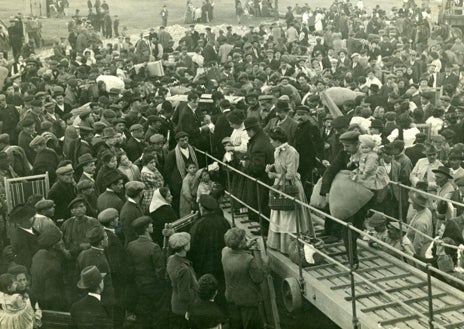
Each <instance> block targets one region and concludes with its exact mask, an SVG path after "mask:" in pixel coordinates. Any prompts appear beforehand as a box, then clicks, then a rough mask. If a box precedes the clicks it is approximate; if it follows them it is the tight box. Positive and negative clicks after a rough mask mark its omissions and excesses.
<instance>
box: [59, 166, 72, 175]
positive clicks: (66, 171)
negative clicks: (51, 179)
mask: <svg viewBox="0 0 464 329" xmlns="http://www.w3.org/2000/svg"><path fill="white" fill-rule="evenodd" d="M73 172H74V169H73V166H72V164H67V165H65V166H62V167H59V168H58V169H56V171H55V173H56V174H57V175H67V174H69V173H73Z"/></svg>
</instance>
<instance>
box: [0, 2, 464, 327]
mask: <svg viewBox="0 0 464 329" xmlns="http://www.w3.org/2000/svg"><path fill="white" fill-rule="evenodd" d="M102 6H103V5H102ZM89 8H90V7H89ZM299 10H300V11H302V12H303V15H302V16H300V15H299V14H298V13H296V12H295V11H294V8H293V9H292V8H288V14H287V15H286V16H285V22H283V23H273V24H271V25H269V26H264V25H260V26H259V27H254V26H250V28H249V31H247V32H246V33H244V34H238V33H236V32H234V27H232V26H229V27H227V29H226V31H222V30H219V31H215V30H214V29H213V28H211V27H208V28H206V30H205V31H204V32H203V31H197V30H196V27H195V25H192V26H191V27H190V28H188V29H186V31H185V35H184V36H183V37H182V38H180V39H179V40H173V38H172V37H171V35H170V34H169V33H168V32H167V31H166V28H165V27H164V26H161V27H160V28H159V29H158V30H155V29H152V30H150V33H146V34H142V35H141V37H140V39H138V40H132V39H131V38H130V37H125V36H122V37H120V38H118V40H117V42H115V43H114V44H113V43H108V44H107V45H103V43H102V41H101V37H102V36H101V34H100V31H101V29H98V28H97V26H95V22H94V21H92V20H91V19H88V20H83V19H79V18H76V19H75V20H74V23H73V24H74V26H73V28H72V29H70V31H69V38H68V40H64V39H63V40H60V42H57V43H56V44H55V46H54V52H53V55H52V56H51V57H49V58H46V59H43V60H40V59H39V58H38V56H36V55H35V54H34V53H30V54H25V53H24V52H21V49H20V51H19V52H15V50H14V49H13V56H14V57H15V64H11V62H8V61H4V63H3V64H1V65H3V66H5V67H7V68H8V72H9V73H8V77H6V79H5V81H4V86H3V91H2V93H1V94H0V122H1V123H2V124H1V134H0V188H1V190H0V194H1V195H2V196H5V186H4V178H7V179H10V178H18V177H27V176H30V175H39V174H45V173H48V177H49V181H50V189H49V191H48V193H47V195H38V194H37V195H36V194H33V195H30V196H28V198H27V200H26V201H25V203H22V204H17V205H15V207H14V208H13V209H11V210H10V211H9V210H8V206H7V204H6V202H5V201H4V197H2V208H1V212H2V218H3V221H2V223H3V224H4V225H2V226H1V229H2V236H3V239H2V241H1V243H2V247H3V253H2V259H1V264H0V265H1V268H0V273H1V275H0V291H1V292H0V296H1V298H0V305H1V309H0V327H2V328H3V324H7V327H8V326H9V325H17V326H19V327H20V328H33V327H39V326H40V324H41V310H43V309H46V310H55V311H64V312H70V314H71V319H72V323H73V325H74V326H75V327H77V328H121V327H122V326H123V325H124V323H125V322H126V321H127V320H131V321H134V320H135V324H136V326H138V327H140V328H169V327H171V328H213V327H220V325H222V324H226V323H229V324H230V327H231V328H261V327H262V326H263V320H262V316H261V314H260V311H259V310H260V307H259V305H260V303H262V302H263V300H262V295H261V293H260V288H259V285H260V283H261V282H263V280H264V278H265V275H266V271H267V268H266V266H265V264H264V265H263V264H261V263H260V262H259V261H258V260H257V259H255V258H254V257H253V254H252V253H251V252H250V251H249V247H250V244H249V243H248V242H247V239H246V236H245V231H243V230H241V229H238V228H231V227H230V224H229V222H228V221H227V220H226V219H225V218H224V214H223V211H222V209H221V207H220V205H221V201H222V200H223V195H224V190H225V189H226V190H227V191H229V192H230V193H231V194H232V195H233V196H235V197H236V198H238V199H240V200H242V201H243V202H244V203H246V204H247V205H248V206H250V207H252V208H254V209H257V210H258V209H259V212H260V213H262V214H264V215H265V216H266V217H269V218H270V223H267V222H266V221H260V218H259V217H258V215H257V214H256V213H255V212H253V211H249V212H248V217H249V220H250V221H252V222H253V221H254V222H258V223H259V222H261V225H260V229H259V230H258V231H257V232H252V233H255V234H262V235H264V236H267V245H268V247H269V248H271V249H275V250H278V251H280V252H282V253H283V254H290V253H291V250H290V249H291V248H290V247H289V246H290V244H291V243H292V242H293V241H292V239H293V238H292V237H291V236H292V235H294V234H296V232H297V231H298V228H297V225H299V229H300V232H302V233H304V234H310V235H311V234H313V229H312V227H311V223H310V219H309V213H308V210H307V209H306V208H303V207H297V208H296V209H291V210H287V208H285V209H284V208H281V209H279V208H278V207H276V206H275V205H274V204H273V202H274V201H275V198H276V197H275V195H273V194H272V193H271V194H269V193H268V191H267V190H266V189H265V188H264V187H263V186H261V185H259V184H257V183H256V181H257V180H259V181H261V182H263V183H265V184H268V185H273V186H274V187H276V188H279V189H281V190H282V191H290V190H292V192H291V193H293V194H292V196H293V197H296V198H297V199H298V200H301V201H303V202H307V201H308V200H309V199H311V202H315V203H316V204H317V206H318V207H319V208H321V209H324V210H325V211H326V212H327V213H329V212H330V213H332V214H335V212H336V207H335V206H336V204H337V202H338V201H340V200H341V201H346V198H349V197H350V196H349V195H347V193H346V190H347V189H348V186H350V187H349V188H351V187H352V188H353V191H358V192H359V195H363V196H365V200H364V201H363V203H362V204H360V205H359V207H358V208H356V210H355V211H353V213H351V214H350V215H349V216H346V217H345V218H343V219H344V220H346V221H349V222H352V223H353V225H354V226H355V227H356V228H359V229H366V230H369V231H372V235H373V236H375V237H376V238H377V239H379V240H381V241H383V242H385V243H386V244H387V245H390V246H393V247H394V248H398V249H399V250H401V251H403V252H405V253H408V254H409V255H411V256H414V257H417V258H418V259H420V260H423V261H427V262H429V263H431V264H432V265H433V266H436V267H437V268H439V269H441V270H442V271H444V272H447V273H449V274H450V275H453V276H455V277H458V278H461V279H462V267H463V266H464V264H462V263H461V262H462V259H463V258H462V249H463V248H462V247H459V245H461V246H462V244H464V236H463V234H464V212H463V211H462V207H461V206H460V205H459V203H461V204H462V203H463V201H464V168H463V166H462V165H463V160H464V120H463V117H464V99H463V98H462V97H461V95H462V92H463V91H464V90H463V83H464V82H463V80H462V79H461V75H460V70H461V67H462V65H464V57H462V48H463V46H462V34H461V35H460V34H459V33H458V32H457V31H455V30H453V29H451V28H450V27H449V26H447V25H446V26H436V25H435V24H434V22H432V21H431V18H430V15H429V12H430V11H429V9H428V8H427V7H426V6H422V7H420V6H416V5H415V4H414V2H413V1H409V2H404V3H403V6H402V7H401V8H393V9H392V10H391V13H388V14H387V13H386V11H384V10H382V9H381V8H380V7H376V8H375V9H374V10H373V11H372V12H366V10H365V9H362V8H361V7H360V6H353V5H352V4H351V3H350V2H345V1H343V2H342V1H335V2H334V3H333V4H332V5H331V6H330V7H329V8H316V9H315V10H314V11H313V10H312V9H311V8H309V7H307V8H305V9H304V10H301V8H300V9H299ZM304 13H306V15H304ZM90 14H92V11H91V10H90ZM308 16H311V17H313V16H314V17H319V18H318V19H317V20H315V21H314V24H313V25H311V24H312V23H311V22H313V20H306V18H307V17H308ZM211 18H212V17H211ZM200 32H201V33H200ZM133 42H134V43H133ZM9 50H10V49H9V48H8V49H4V51H9ZM26 55H27V56H26ZM153 62H155V63H156V65H157V66H153V65H152V64H153ZM17 63H20V67H17V66H16V64H17ZM160 65H162V67H161V69H160V67H159V66H160ZM153 67H155V68H156V70H154V69H153ZM121 86H122V87H121ZM331 88H338V89H336V90H338V96H340V97H341V98H342V102H341V103H339V104H335V101H334V100H333V99H332V98H330V97H329V98H328V97H327V94H326V91H328V90H329V89H331ZM352 92H354V94H355V95H356V97H351V98H350V97H348V96H347V97H346V99H344V100H343V97H344V95H351V93H352ZM340 97H339V98H340ZM202 152H206V153H208V154H210V155H212V156H214V157H215V158H217V159H220V160H221V161H220V162H213V161H211V160H210V159H208V158H207V157H205V155H204V153H202ZM224 163H225V164H227V165H228V166H231V167H233V168H235V169H236V170H238V171H241V172H243V173H244V174H246V175H248V176H251V177H252V178H253V180H251V179H248V178H246V177H244V176H243V175H241V174H239V173H237V172H235V171H229V172H228V170H230V169H228V167H227V166H224V165H223V164H224ZM341 174H343V175H341ZM341 176H343V177H344V178H343V179H344V181H342V183H340V179H339V178H340V177H341ZM318 180H319V183H318V184H316V182H317V181H318ZM396 183H401V184H402V185H404V186H408V187H412V188H414V190H412V191H409V190H408V189H406V188H402V187H400V186H399V185H397V184H396ZM337 184H338V185H337ZM340 184H342V185H340ZM337 186H341V187H342V188H337ZM290 187H292V188H290ZM400 190H401V191H400ZM329 192H330V193H329ZM337 192H338V193H339V194H337ZM289 193H290V192H289ZM340 193H341V196H340ZM352 194H353V195H354V194H356V195H358V194H357V193H352ZM433 194H436V195H437V196H438V197H440V199H436V198H434V196H433ZM451 201H456V202H458V204H456V203H452V202H451ZM328 202H329V204H328ZM231 204H232V211H234V212H236V213H240V214H243V209H241V207H240V205H239V204H238V203H237V202H231ZM371 210H374V212H373V213H371V214H369V211H371ZM196 211H199V218H198V219H196V220H195V221H194V222H193V224H192V225H191V226H189V227H187V228H185V230H184V231H185V232H172V230H169V229H165V224H169V223H172V222H174V221H176V220H178V219H179V218H182V217H184V216H188V215H190V214H192V213H194V212H196ZM371 212H372V211H371ZM345 214H346V213H344V212H342V213H340V216H344V215H345ZM390 218H399V219H400V220H402V221H403V224H402V225H399V222H398V221H394V220H390ZM403 225H404V227H407V231H406V232H405V234H403V232H402V231H401V228H402V227H403ZM313 237H314V236H313ZM348 237H349V235H348V232H347V229H346V227H344V226H340V225H337V224H336V223H335V222H333V221H331V220H329V219H326V221H325V227H324V240H325V242H326V243H333V242H335V241H338V240H340V239H343V240H344V242H345V245H346V246H348V244H349V241H348ZM351 237H352V243H353V245H354V246H356V240H357V235H356V234H352V235H351ZM369 243H370V245H371V246H372V247H377V248H385V247H384V245H383V244H379V243H377V242H376V241H370V242H369ZM347 249H348V247H347ZM353 251H354V252H353V255H352V256H353V257H352V262H353V266H354V267H355V268H358V267H359V266H362V264H361V265H360V264H359V260H358V258H357V253H356V248H354V250H353ZM386 251H388V252H391V250H390V249H386ZM451 283H452V284H454V285H456V286H458V287H461V288H462V283H461V284H458V283H454V282H451ZM8 328H9V327H8Z"/></svg>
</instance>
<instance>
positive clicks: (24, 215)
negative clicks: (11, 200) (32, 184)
mask: <svg viewBox="0 0 464 329" xmlns="http://www.w3.org/2000/svg"><path fill="white" fill-rule="evenodd" d="M35 214H36V209H35V208H34V207H32V206H28V205H18V206H16V207H15V208H14V209H13V210H12V211H11V214H10V222H12V223H16V228H15V231H14V235H13V239H12V246H13V250H14V251H15V253H16V263H17V264H19V265H24V266H25V267H26V268H27V269H28V270H30V268H31V264H32V256H34V254H35V253H36V252H37V251H38V250H39V245H38V243H37V238H38V236H39V233H38V232H37V231H36V230H35V229H34V228H33V227H32V224H33V219H34V216H35Z"/></svg>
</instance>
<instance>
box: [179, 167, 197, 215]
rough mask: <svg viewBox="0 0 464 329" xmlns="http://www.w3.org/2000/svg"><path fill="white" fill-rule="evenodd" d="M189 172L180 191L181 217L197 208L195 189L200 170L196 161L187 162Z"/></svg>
mask: <svg viewBox="0 0 464 329" xmlns="http://www.w3.org/2000/svg"><path fill="white" fill-rule="evenodd" d="M186 170H187V174H186V175H185V177H184V180H183V181H182V189H181V193H180V205H179V214H180V217H184V216H187V215H189V214H190V213H191V212H192V210H194V209H195V195H196V191H195V189H194V180H195V174H196V172H197V171H198V168H197V166H196V165H195V164H194V163H189V164H187V169H186Z"/></svg>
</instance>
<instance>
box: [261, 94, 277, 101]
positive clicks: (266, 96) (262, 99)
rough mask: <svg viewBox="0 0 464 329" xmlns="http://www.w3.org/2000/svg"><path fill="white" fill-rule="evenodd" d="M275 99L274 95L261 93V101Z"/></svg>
mask: <svg viewBox="0 0 464 329" xmlns="http://www.w3.org/2000/svg"><path fill="white" fill-rule="evenodd" d="M273 99H274V96H273V95H259V97H258V100H259V101H272V100H273Z"/></svg>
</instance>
